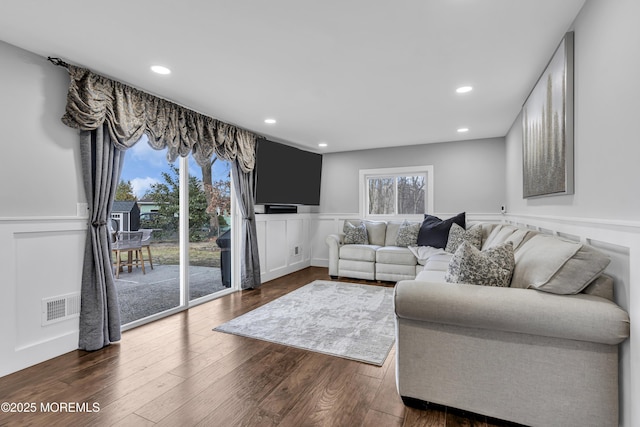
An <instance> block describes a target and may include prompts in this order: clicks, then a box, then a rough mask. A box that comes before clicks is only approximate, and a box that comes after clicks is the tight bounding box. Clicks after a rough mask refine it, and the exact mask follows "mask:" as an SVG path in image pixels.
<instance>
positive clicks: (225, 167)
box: [120, 136, 230, 199]
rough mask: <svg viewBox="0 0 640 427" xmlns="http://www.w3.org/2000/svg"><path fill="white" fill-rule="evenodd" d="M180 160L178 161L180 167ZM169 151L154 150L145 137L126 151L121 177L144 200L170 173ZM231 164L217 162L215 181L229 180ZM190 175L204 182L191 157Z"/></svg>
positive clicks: (214, 168) (214, 169) (215, 164)
mask: <svg viewBox="0 0 640 427" xmlns="http://www.w3.org/2000/svg"><path fill="white" fill-rule="evenodd" d="M179 163H180V160H176V162H175V165H176V166H178V164H179ZM167 165H168V161H167V151H166V150H154V149H153V148H151V146H150V145H149V143H148V141H147V137H146V136H143V137H142V139H141V140H140V141H138V143H137V144H136V145H134V146H133V147H131V148H129V149H128V150H127V151H126V155H125V160H124V167H123V169H122V174H121V176H120V180H121V181H125V182H126V181H130V182H131V186H132V187H133V192H134V194H135V195H136V197H138V199H142V198H143V196H144V194H145V193H146V192H147V191H148V190H149V189H150V188H151V185H152V184H154V183H157V182H163V179H162V175H161V173H162V172H166V171H168V167H167ZM229 166H230V164H229V162H221V161H217V162H215V163H214V164H213V171H212V174H213V181H218V180H227V179H228V176H229ZM189 174H190V175H193V176H195V177H196V178H198V179H199V180H202V170H201V169H200V166H198V164H197V163H196V162H195V160H194V159H193V157H191V156H189Z"/></svg>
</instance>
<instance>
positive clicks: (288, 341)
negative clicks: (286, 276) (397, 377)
mask: <svg viewBox="0 0 640 427" xmlns="http://www.w3.org/2000/svg"><path fill="white" fill-rule="evenodd" d="M214 331H220V332H226V333H230V334H235V335H241V336H245V337H249V338H256V339H260V340H264V341H269V342H274V343H278V344H284V345H288V346H292V347H297V348H302V349H305V350H311V351H315V352H319V353H324V354H329V355H333V356H339V357H344V358H347V359H352V360H357V361H360V362H364V363H369V364H372V365H377V366H382V364H383V363H384V361H385V359H386V358H387V355H388V354H389V351H390V350H391V348H392V347H393V344H394V342H395V319H394V313H393V288H389V287H383V286H373V285H361V284H355V283H342V282H331V281H325V280H316V281H315V282H312V283H309V284H308V285H305V286H303V287H302V288H299V289H296V290H295V291H292V292H290V293H288V294H287V295H284V296H282V297H280V298H278V299H276V300H274V301H271V302H270V303H267V304H265V305H263V306H261V307H259V308H257V309H255V310H253V311H250V312H248V313H246V314H243V315H242V316H240V317H236V318H235V319H233V320H231V321H229V322H227V323H225V324H223V325H220V326H218V327H217V328H215V329H214Z"/></svg>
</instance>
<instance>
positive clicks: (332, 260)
mask: <svg viewBox="0 0 640 427" xmlns="http://www.w3.org/2000/svg"><path fill="white" fill-rule="evenodd" d="M325 242H327V245H328V246H329V276H337V275H338V261H339V260H340V246H342V245H343V244H344V233H337V234H329V235H328V236H327V238H326V239H325Z"/></svg>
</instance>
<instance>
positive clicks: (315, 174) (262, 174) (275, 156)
mask: <svg viewBox="0 0 640 427" xmlns="http://www.w3.org/2000/svg"><path fill="white" fill-rule="evenodd" d="M321 174H322V154H317V153H311V152H309V151H304V150H300V149H298V148H295V147H290V146H288V145H284V144H280V143H277V142H272V141H267V140H266V139H259V140H258V142H257V147H256V167H255V179H256V186H255V203H256V204H257V205H316V206H317V205H319V204H320V177H321Z"/></svg>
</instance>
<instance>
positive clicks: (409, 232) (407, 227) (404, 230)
mask: <svg viewBox="0 0 640 427" xmlns="http://www.w3.org/2000/svg"><path fill="white" fill-rule="evenodd" d="M387 227H388V226H387ZM419 231H420V223H419V222H413V223H411V222H409V221H405V222H403V223H402V225H401V226H400V227H399V228H398V236H397V237H396V241H395V245H396V246H400V247H403V248H406V247H408V246H415V245H416V244H417V243H418V232H419ZM388 232H389V229H388V228H387V233H388Z"/></svg>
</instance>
